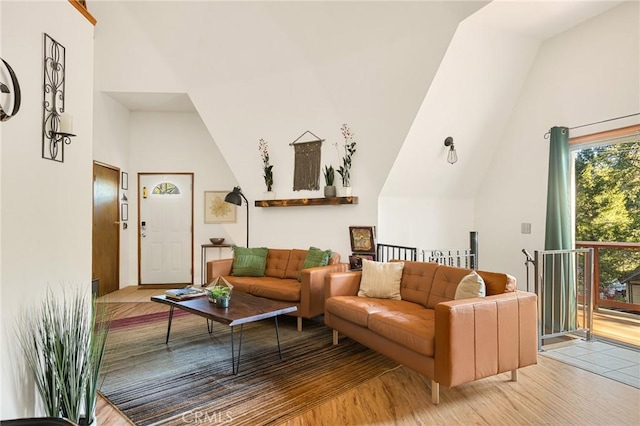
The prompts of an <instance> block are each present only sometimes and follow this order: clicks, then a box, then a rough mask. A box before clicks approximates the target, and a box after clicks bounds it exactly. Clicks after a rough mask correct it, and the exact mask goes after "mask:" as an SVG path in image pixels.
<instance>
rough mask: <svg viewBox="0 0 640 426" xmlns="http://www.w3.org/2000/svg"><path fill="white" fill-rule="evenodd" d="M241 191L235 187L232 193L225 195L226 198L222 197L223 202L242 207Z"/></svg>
mask: <svg viewBox="0 0 640 426" xmlns="http://www.w3.org/2000/svg"><path fill="white" fill-rule="evenodd" d="M241 194H242V191H241V190H240V187H238V186H236V187H235V188H233V191H232V192H230V193H228V194H227V195H226V197H224V201H226V202H227V203H231V204H235V205H236V206H241V205H242V196H241Z"/></svg>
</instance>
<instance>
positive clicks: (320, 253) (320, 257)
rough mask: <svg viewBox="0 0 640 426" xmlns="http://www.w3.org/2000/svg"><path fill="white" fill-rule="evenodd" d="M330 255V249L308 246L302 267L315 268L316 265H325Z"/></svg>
mask: <svg viewBox="0 0 640 426" xmlns="http://www.w3.org/2000/svg"><path fill="white" fill-rule="evenodd" d="M330 257H331V250H322V249H319V248H318V247H309V250H307V255H306V256H305V258H304V263H303V264H302V269H306V268H315V267H317V266H326V265H327V264H328V263H329V258H330Z"/></svg>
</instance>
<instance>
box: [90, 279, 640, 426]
mask: <svg viewBox="0 0 640 426" xmlns="http://www.w3.org/2000/svg"><path fill="white" fill-rule="evenodd" d="M159 293H162V290H148V289H145V290H137V288H136V287H128V288H126V289H123V290H119V291H118V292H115V293H112V294H110V295H108V296H105V297H104V298H103V299H102V300H103V301H105V302H107V303H109V304H110V308H112V309H113V312H114V314H115V316H116V317H117V318H122V317H128V316H134V315H143V314H145V313H152V312H158V311H161V310H166V309H168V308H167V307H165V306H163V305H159V304H156V303H152V302H149V297H150V296H151V295H154V294H159ZM509 379H510V375H508V374H501V375H498V376H495V377H491V378H487V379H483V380H479V381H476V382H474V383H469V384H466V385H463V386H458V387H455V388H452V389H447V388H441V390H440V394H441V397H440V398H441V402H440V404H439V405H437V406H435V405H433V404H432V403H431V399H430V390H429V386H430V381H429V380H427V379H426V378H425V377H423V376H421V375H419V374H417V373H415V372H413V371H412V370H409V369H407V368H404V367H399V368H397V369H395V370H392V371H390V372H388V373H386V374H384V375H382V376H380V377H377V378H373V379H372V380H370V381H368V382H366V383H364V384H362V385H360V386H358V387H356V388H354V389H351V390H349V391H347V392H345V393H344V394H342V395H340V396H339V397H337V398H334V399H332V400H330V401H328V402H325V403H324V404H321V405H316V404H314V403H313V401H309V405H310V409H309V410H308V411H307V412H306V413H305V414H303V415H301V416H299V417H297V418H295V419H292V420H290V421H287V422H285V423H283V424H284V425H287V426H298V425H300V426H301V425H337V424H341V425H364V424H377V425H396V424H402V425H432V424H434V425H435V424H456V425H457V424H465V425H466V424H479V425H483V424H486V425H489V424H490V425H527V424H535V425H538V424H553V425H557V424H562V425H638V424H640V408H639V407H640V390H638V389H636V388H633V387H631V386H627V385H625V384H622V383H619V382H616V381H614V380H611V379H607V378H605V377H602V376H599V375H596V374H593V373H590V372H588V371H585V370H581V369H579V368H575V367H572V366H569V365H567V364H564V363H562V362H559V361H556V360H554V359H550V358H547V357H543V356H540V357H538V364H537V365H534V366H530V367H526V368H523V369H522V370H520V377H519V381H518V382H510V381H509ZM97 416H98V424H101V425H116V426H118V425H129V424H131V423H130V422H129V421H128V420H127V419H126V418H125V417H124V416H122V415H121V414H120V413H119V412H118V411H117V410H116V409H115V408H114V407H112V406H111V405H110V404H109V403H108V401H106V400H104V399H102V398H101V399H100V401H99V404H98V409H97ZM229 424H233V422H230V423H229Z"/></svg>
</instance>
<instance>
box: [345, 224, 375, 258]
mask: <svg viewBox="0 0 640 426" xmlns="http://www.w3.org/2000/svg"><path fill="white" fill-rule="evenodd" d="M375 229H376V228H375V227H374V226H350V227H349V238H350V239H351V251H354V252H364V253H375V251H376V242H375Z"/></svg>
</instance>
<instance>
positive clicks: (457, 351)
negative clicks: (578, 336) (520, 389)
mask: <svg viewBox="0 0 640 426" xmlns="http://www.w3.org/2000/svg"><path fill="white" fill-rule="evenodd" d="M435 321H436V329H435V333H436V334H435V379H434V380H435V381H436V382H438V383H440V384H443V385H444V386H448V387H451V386H456V385H460V384H463V383H467V382H471V381H474V380H478V379H481V378H483V377H488V376H492V375H495V374H499V373H504V372H507V371H514V370H517V369H518V368H520V367H525V366H527V365H531V364H535V363H536V362H537V356H538V320H537V296H536V295H535V294H534V293H528V292H524V291H516V292H512V293H503V294H499V295H495V296H489V297H483V298H473V299H463V300H452V301H449V302H442V303H438V304H437V305H436V308H435Z"/></svg>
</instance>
